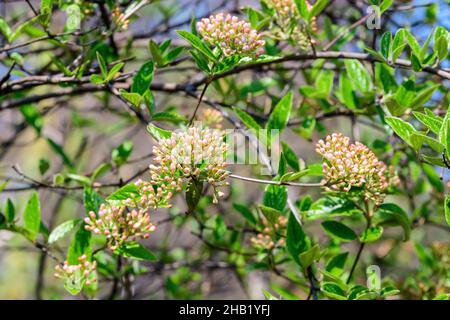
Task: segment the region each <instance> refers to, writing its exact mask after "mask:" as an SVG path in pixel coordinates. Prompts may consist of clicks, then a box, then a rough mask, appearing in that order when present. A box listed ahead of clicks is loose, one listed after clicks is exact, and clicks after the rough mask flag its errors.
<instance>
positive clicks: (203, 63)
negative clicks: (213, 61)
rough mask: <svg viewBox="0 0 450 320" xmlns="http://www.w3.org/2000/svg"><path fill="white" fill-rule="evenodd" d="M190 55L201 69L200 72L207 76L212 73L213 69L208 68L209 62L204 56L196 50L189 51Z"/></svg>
mask: <svg viewBox="0 0 450 320" xmlns="http://www.w3.org/2000/svg"><path fill="white" fill-rule="evenodd" d="M189 53H190V54H191V56H192V58H194V60H195V63H196V64H197V66H198V67H199V68H200V70H202V71H203V72H204V73H206V74H209V73H210V72H211V69H210V68H209V66H208V60H206V58H204V55H202V54H200V53H198V52H197V51H195V50H189Z"/></svg>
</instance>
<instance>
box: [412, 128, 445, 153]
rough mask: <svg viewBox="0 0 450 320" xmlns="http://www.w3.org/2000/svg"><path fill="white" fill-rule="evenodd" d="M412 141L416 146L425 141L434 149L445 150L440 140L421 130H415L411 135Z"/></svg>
mask: <svg viewBox="0 0 450 320" xmlns="http://www.w3.org/2000/svg"><path fill="white" fill-rule="evenodd" d="M411 143H412V144H413V145H415V146H416V145H417V146H421V145H422V144H423V143H427V144H428V145H429V146H430V147H431V148H432V149H433V150H434V151H436V152H438V153H443V152H444V150H445V146H444V145H443V144H441V143H440V142H439V141H437V140H436V139H433V138H431V137H428V136H426V135H424V134H422V133H419V132H413V134H412V135H411Z"/></svg>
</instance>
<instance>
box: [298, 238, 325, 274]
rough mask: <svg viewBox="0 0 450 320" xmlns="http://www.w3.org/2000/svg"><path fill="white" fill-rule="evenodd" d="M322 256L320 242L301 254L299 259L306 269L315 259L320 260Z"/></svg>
mask: <svg viewBox="0 0 450 320" xmlns="http://www.w3.org/2000/svg"><path fill="white" fill-rule="evenodd" d="M319 258H320V247H319V245H318V244H316V245H314V246H313V247H312V248H310V249H308V250H306V251H305V252H302V253H300V254H299V256H298V259H299V260H300V264H301V266H302V267H303V268H304V269H307V268H308V267H309V266H311V265H312V264H313V263H314V261H316V260H319Z"/></svg>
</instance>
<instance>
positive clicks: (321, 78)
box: [315, 70, 334, 98]
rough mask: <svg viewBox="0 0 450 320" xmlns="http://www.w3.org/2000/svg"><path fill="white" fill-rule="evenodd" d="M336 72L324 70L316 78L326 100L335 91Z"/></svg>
mask: <svg viewBox="0 0 450 320" xmlns="http://www.w3.org/2000/svg"><path fill="white" fill-rule="evenodd" d="M333 78H334V72H333V71H331V70H322V71H321V72H319V75H318V76H317V78H316V81H315V85H316V88H317V89H318V90H319V92H320V93H321V94H322V96H323V97H324V98H326V97H328V96H329V95H330V93H331V90H332V89H333Z"/></svg>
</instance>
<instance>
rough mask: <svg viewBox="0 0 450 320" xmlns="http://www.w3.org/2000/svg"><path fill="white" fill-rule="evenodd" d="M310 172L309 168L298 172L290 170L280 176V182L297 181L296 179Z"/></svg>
mask: <svg viewBox="0 0 450 320" xmlns="http://www.w3.org/2000/svg"><path fill="white" fill-rule="evenodd" d="M308 172H309V170H308V169H306V170H302V171H298V172H288V173H286V174H284V175H283V176H282V177H281V178H280V182H290V181H296V180H298V179H300V178H301V177H303V176H306V175H307V174H308Z"/></svg>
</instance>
